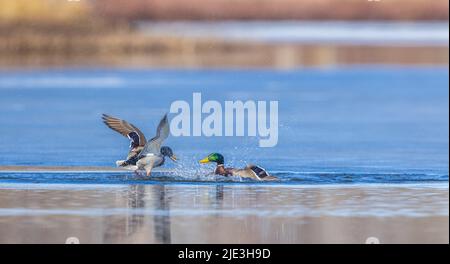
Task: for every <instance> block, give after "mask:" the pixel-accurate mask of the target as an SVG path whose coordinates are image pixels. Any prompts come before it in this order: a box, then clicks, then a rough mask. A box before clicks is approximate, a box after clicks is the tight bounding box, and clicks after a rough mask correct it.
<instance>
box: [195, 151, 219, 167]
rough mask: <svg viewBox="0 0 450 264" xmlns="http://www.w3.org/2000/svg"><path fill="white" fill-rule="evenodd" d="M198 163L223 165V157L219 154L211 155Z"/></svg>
mask: <svg viewBox="0 0 450 264" xmlns="http://www.w3.org/2000/svg"><path fill="white" fill-rule="evenodd" d="M199 162H200V163H209V162H215V163H217V165H221V164H223V156H222V154H219V153H211V154H209V155H208V157H206V158H204V159H202V160H200V161H199Z"/></svg>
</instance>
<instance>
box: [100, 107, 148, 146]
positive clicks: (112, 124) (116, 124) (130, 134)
mask: <svg viewBox="0 0 450 264" xmlns="http://www.w3.org/2000/svg"><path fill="white" fill-rule="evenodd" d="M102 119H103V123H105V125H107V126H108V127H109V128H111V129H112V130H114V131H116V132H118V133H120V134H121V135H123V136H125V137H127V138H128V139H129V140H130V141H131V145H132V146H134V147H137V146H141V147H143V146H145V143H146V141H147V140H146V139H145V136H144V133H142V132H141V130H139V128H137V127H135V126H134V125H133V124H130V123H128V122H127V121H125V120H122V119H119V118H116V117H112V116H109V115H106V114H103V115H102Z"/></svg>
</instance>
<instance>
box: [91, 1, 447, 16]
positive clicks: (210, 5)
mask: <svg viewBox="0 0 450 264" xmlns="http://www.w3.org/2000/svg"><path fill="white" fill-rule="evenodd" d="M93 3H94V10H95V12H96V13H98V14H101V15H103V16H105V17H109V18H112V19H118V18H121V19H126V20H136V19H139V20H142V19H151V20H223V19H240V20H250V19H276V20H279V19H302V20H324V19H338V20H446V19H448V17H449V15H448V8H449V2H448V1H447V0H433V1H427V0H379V1H369V0H170V1H169V0H96V1H95V2H93Z"/></svg>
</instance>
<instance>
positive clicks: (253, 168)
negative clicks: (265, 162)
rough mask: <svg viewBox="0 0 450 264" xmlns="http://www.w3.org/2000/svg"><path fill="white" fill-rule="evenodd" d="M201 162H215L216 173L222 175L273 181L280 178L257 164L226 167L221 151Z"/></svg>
mask: <svg viewBox="0 0 450 264" xmlns="http://www.w3.org/2000/svg"><path fill="white" fill-rule="evenodd" d="M199 162H200V163H209V162H215V163H216V164H217V166H216V169H215V170H214V174H218V175H222V176H239V177H242V178H251V179H255V180H260V181H272V180H277V179H278V178H277V177H275V176H272V175H269V173H268V172H267V171H266V170H265V169H263V168H261V167H259V166H257V165H251V164H249V165H247V166H246V167H245V168H243V169H235V168H225V166H224V158H223V156H222V155H221V154H219V153H212V154H209V155H208V157H206V158H204V159H202V160H200V161H199Z"/></svg>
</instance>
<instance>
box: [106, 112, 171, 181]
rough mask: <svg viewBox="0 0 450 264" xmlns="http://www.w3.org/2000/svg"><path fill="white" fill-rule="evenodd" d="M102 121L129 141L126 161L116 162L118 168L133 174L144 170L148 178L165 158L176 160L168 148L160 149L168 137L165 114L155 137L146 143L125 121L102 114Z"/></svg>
mask: <svg viewBox="0 0 450 264" xmlns="http://www.w3.org/2000/svg"><path fill="white" fill-rule="evenodd" d="M102 119H103V122H104V123H105V124H106V125H107V126H108V127H109V128H111V129H113V130H114V131H117V132H119V133H120V134H121V135H123V136H126V137H127V138H128V139H130V141H131V143H130V150H129V152H128V155H127V159H126V160H118V161H116V165H117V166H118V167H124V168H126V169H130V170H134V171H135V172H137V171H138V170H145V171H146V174H147V176H150V174H151V171H152V169H153V168H155V167H159V166H161V165H163V164H164V161H165V157H169V158H170V159H171V160H173V161H176V160H177V157H176V156H175V155H174V154H173V151H172V149H171V148H170V147H167V146H162V147H161V144H162V142H163V141H164V140H165V139H166V138H167V137H168V136H169V122H168V118H167V114H166V115H164V117H163V118H162V119H161V121H160V122H159V125H158V128H157V130H156V136H155V137H153V138H152V139H150V140H149V141H146V139H145V136H144V134H143V133H142V132H141V130H139V129H138V128H137V127H136V126H134V125H133V124H131V123H128V122H127V121H125V120H122V119H119V118H116V117H112V116H109V115H106V114H103V116H102Z"/></svg>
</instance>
